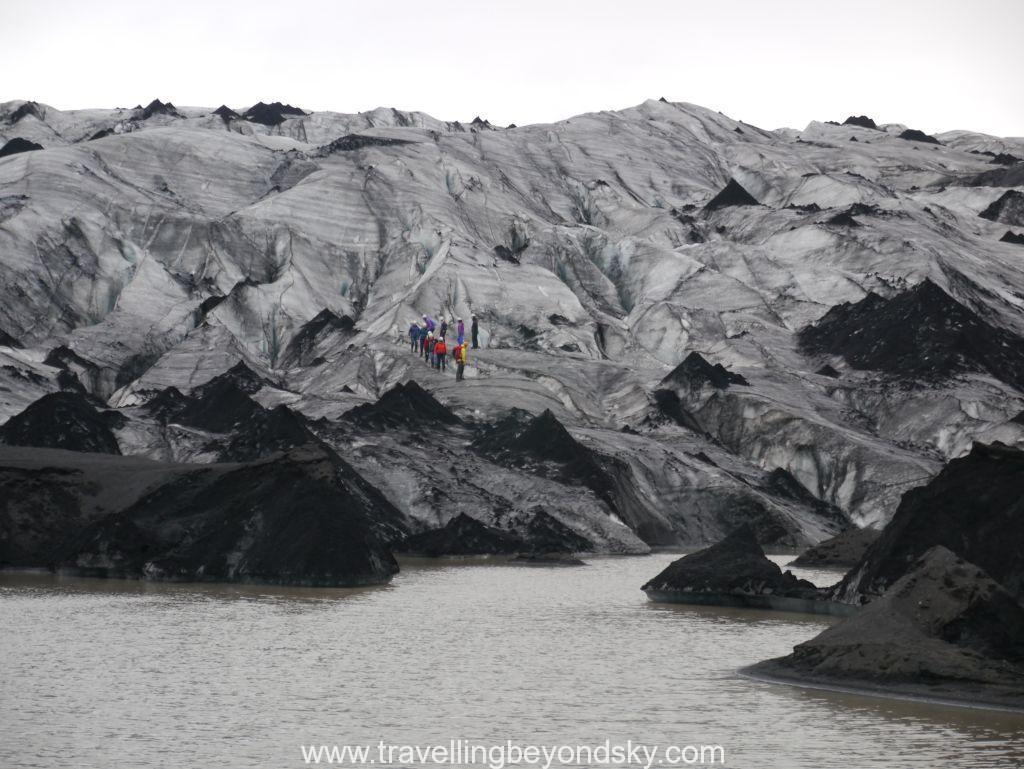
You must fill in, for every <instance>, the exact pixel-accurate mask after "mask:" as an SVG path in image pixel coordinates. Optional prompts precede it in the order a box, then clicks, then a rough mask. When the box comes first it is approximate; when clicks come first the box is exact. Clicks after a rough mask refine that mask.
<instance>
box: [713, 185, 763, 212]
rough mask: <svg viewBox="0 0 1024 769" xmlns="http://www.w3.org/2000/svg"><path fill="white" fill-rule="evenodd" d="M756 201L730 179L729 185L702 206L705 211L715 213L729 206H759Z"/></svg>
mask: <svg viewBox="0 0 1024 769" xmlns="http://www.w3.org/2000/svg"><path fill="white" fill-rule="evenodd" d="M759 205H761V204H760V203H759V202H758V201H757V199H756V198H755V197H754V196H753V195H751V194H750V193H749V192H747V191H746V190H745V189H743V186H742V185H741V184H740V183H739V182H738V181H736V180H735V179H732V178H730V179H729V183H728V184H726V185H725V187H723V188H722V191H721V192H719V193H718V194H717V195H715V196H714V197H713V198H711V200H709V201H708V203H707V205H705V206H704V210H705V211H717V210H718V209H720V208H728V207H730V206H759Z"/></svg>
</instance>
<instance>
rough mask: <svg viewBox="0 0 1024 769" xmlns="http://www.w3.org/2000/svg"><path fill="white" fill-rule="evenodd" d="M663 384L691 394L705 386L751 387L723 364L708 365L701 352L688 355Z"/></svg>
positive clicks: (720, 388)
mask: <svg viewBox="0 0 1024 769" xmlns="http://www.w3.org/2000/svg"><path fill="white" fill-rule="evenodd" d="M661 384H662V385H663V386H666V387H675V388H679V389H683V390H689V391H691V392H693V391H700V390H701V389H702V388H703V387H704V386H705V385H710V386H711V387H714V388H715V389H716V390H725V389H727V388H728V387H729V385H743V386H749V385H750V383H749V382H748V381H747V380H746V379H744V378H743V377H742V376H741V375H739V374H734V373H733V372H731V371H729V369H727V368H726V367H725V366H723V365H722V364H721V363H716V364H714V365H712V364H710V363H708V361H707V360H705V358H704V356H702V355H701V354H700V353H699V352H691V353H690V354H689V355H687V356H686V358H685V359H683V362H682V363H680V364H679V365H678V366H676V367H675V368H674V369H672V371H670V372H669V373H668V374H667V375H666V376H665V378H664V379H662V380H661Z"/></svg>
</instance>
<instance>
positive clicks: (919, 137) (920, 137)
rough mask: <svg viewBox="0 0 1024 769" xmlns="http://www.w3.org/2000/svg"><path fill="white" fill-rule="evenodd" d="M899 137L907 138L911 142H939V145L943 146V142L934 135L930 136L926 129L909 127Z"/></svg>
mask: <svg viewBox="0 0 1024 769" xmlns="http://www.w3.org/2000/svg"><path fill="white" fill-rule="evenodd" d="M899 138H900V139H906V140H907V141H911V142H925V143H926V144H938V145H939V146H942V142H940V141H939V140H938V139H936V138H935V137H934V136H929V135H928V134H926V133H925V132H924V131H918V130H917V129H916V128H908V129H907V130H905V131H903V133H901V134H900V135H899Z"/></svg>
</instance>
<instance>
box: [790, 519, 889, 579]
mask: <svg viewBox="0 0 1024 769" xmlns="http://www.w3.org/2000/svg"><path fill="white" fill-rule="evenodd" d="M879 534H880V532H879V531H878V530H877V529H858V528H852V529H847V530H846V531H844V532H843V533H842V534H837V535H836V536H834V537H832V538H831V539H826V540H825V541H824V542H819V543H818V544H817V545H814V546H813V547H810V548H808V549H807V550H805V551H804V552H802V553H801V554H800V556H799V557H798V558H797V559H796V560H795V561H793V562H792V563H791V564H790V566H808V567H825V568H843V569H849V568H851V567H853V566H856V565H857V563H859V562H860V560H861V559H862V558H863V557H864V554H865V553H866V552H867V550H868V548H869V547H871V545H873V544H874V543H875V541H876V540H877V539H878V536H879Z"/></svg>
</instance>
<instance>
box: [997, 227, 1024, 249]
mask: <svg viewBox="0 0 1024 769" xmlns="http://www.w3.org/2000/svg"><path fill="white" fill-rule="evenodd" d="M999 242H1000V243H1014V244H1016V245H1018V246H1024V233H1021V234H1020V235H1018V234H1016V233H1015V232H1010V230H1007V231H1006V233H1005V234H1004V235H1003V237H1001V238H999Z"/></svg>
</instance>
